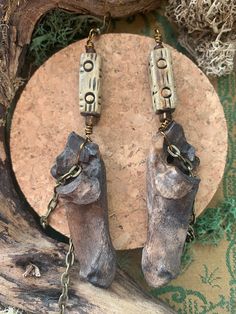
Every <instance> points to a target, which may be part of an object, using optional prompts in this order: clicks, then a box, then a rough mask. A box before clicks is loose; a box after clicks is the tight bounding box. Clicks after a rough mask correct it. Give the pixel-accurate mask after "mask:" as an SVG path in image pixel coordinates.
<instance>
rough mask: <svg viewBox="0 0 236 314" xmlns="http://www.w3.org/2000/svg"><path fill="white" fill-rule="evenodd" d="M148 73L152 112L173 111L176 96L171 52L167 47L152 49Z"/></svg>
mask: <svg viewBox="0 0 236 314" xmlns="http://www.w3.org/2000/svg"><path fill="white" fill-rule="evenodd" d="M149 75H150V86H151V93H152V104H153V110H154V112H155V113H157V114H160V113H163V112H165V111H174V109H175V108H176V105H177V96H176V89H175V82H174V75H173V71H172V60H171V54H170V51H169V49H168V48H158V49H154V50H152V52H151V55H150V62H149Z"/></svg>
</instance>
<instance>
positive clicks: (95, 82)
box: [79, 53, 102, 117]
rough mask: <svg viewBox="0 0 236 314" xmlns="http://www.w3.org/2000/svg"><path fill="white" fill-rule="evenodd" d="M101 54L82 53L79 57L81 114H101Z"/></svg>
mask: <svg viewBox="0 0 236 314" xmlns="http://www.w3.org/2000/svg"><path fill="white" fill-rule="evenodd" d="M101 63H102V62H101V56H100V55H98V54H97V53H82V54H81V57H80V78H79V97H80V113H81V114H82V115H85V116H86V115H94V116H98V117H99V116H100V114H101V77H102V71H101Z"/></svg>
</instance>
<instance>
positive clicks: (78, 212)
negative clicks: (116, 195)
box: [51, 132, 116, 288]
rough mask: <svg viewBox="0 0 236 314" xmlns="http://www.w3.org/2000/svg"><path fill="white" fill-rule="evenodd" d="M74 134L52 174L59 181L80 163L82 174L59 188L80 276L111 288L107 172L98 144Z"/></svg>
mask: <svg viewBox="0 0 236 314" xmlns="http://www.w3.org/2000/svg"><path fill="white" fill-rule="evenodd" d="M84 141H85V140H84V139H83V138H82V137H80V136H79V135H77V134H76V133H74V132H73V133H71V134H70V135H69V137H68V141H67V144H66V147H65V150H64V151H63V152H62V153H61V154H60V155H59V156H58V157H57V159H56V164H55V165H54V166H53V168H52V171H51V172H52V175H53V177H54V178H56V179H58V178H59V177H60V176H62V175H64V174H65V173H67V172H68V171H69V170H70V168H71V167H73V166H74V165H75V164H77V162H78V161H79V165H80V166H81V167H82V172H81V173H80V174H79V176H78V177H76V178H75V179H72V180H70V181H69V182H68V183H66V184H64V185H62V186H59V187H58V188H57V193H58V194H59V195H60V197H61V198H63V199H64V200H65V204H66V208H67V217H68V218H67V220H68V225H69V229H70V234H71V238H72V241H73V244H74V248H75V253H76V255H77V257H78V259H79V262H80V277H81V278H82V279H84V280H87V281H89V282H91V283H92V284H94V285H95V286H98V287H105V288H107V287H109V286H110V285H111V283H112V281H113V279H114V277H115V271H116V257H115V251H114V248H113V245H112V243H111V238H110V234H109V227H108V208H107V188H106V170H105V165H104V163H103V160H102V159H101V156H100V152H99V148H98V145H96V144H95V143H87V144H85V145H84V147H83V148H82V149H81V148H80V147H81V145H83V143H84Z"/></svg>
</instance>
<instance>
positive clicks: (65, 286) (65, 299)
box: [58, 238, 75, 314]
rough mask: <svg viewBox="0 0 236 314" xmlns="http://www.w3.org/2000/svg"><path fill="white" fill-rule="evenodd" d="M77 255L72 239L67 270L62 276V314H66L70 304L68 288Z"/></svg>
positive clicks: (60, 306) (60, 305)
mask: <svg viewBox="0 0 236 314" xmlns="http://www.w3.org/2000/svg"><path fill="white" fill-rule="evenodd" d="M74 260H75V254H74V246H73V243H72V239H71V238H70V242H69V250H68V253H67V255H66V270H65V272H64V273H63V274H62V276H61V285H62V293H61V295H60V298H59V301H58V305H59V309H60V314H65V310H66V305H67V302H68V298H69V297H68V288H69V283H70V273H69V272H70V269H71V267H72V266H73V264H74Z"/></svg>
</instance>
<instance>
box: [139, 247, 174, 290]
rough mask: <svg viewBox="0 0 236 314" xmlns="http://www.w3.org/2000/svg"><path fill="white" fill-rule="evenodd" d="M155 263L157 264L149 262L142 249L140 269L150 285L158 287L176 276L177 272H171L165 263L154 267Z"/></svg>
mask: <svg viewBox="0 0 236 314" xmlns="http://www.w3.org/2000/svg"><path fill="white" fill-rule="evenodd" d="M156 265H159V263H153V262H152V263H151V262H150V261H149V260H148V257H147V256H146V254H145V250H144V251H143V255H142V271H143V275H144V277H145V280H146V281H147V283H148V285H149V286H150V287H153V288H160V287H162V286H165V285H166V284H168V283H169V282H170V281H171V280H173V279H175V278H176V277H177V275H178V273H173V272H171V271H170V270H169V269H168V267H166V266H165V265H159V267H155V266H156Z"/></svg>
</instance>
